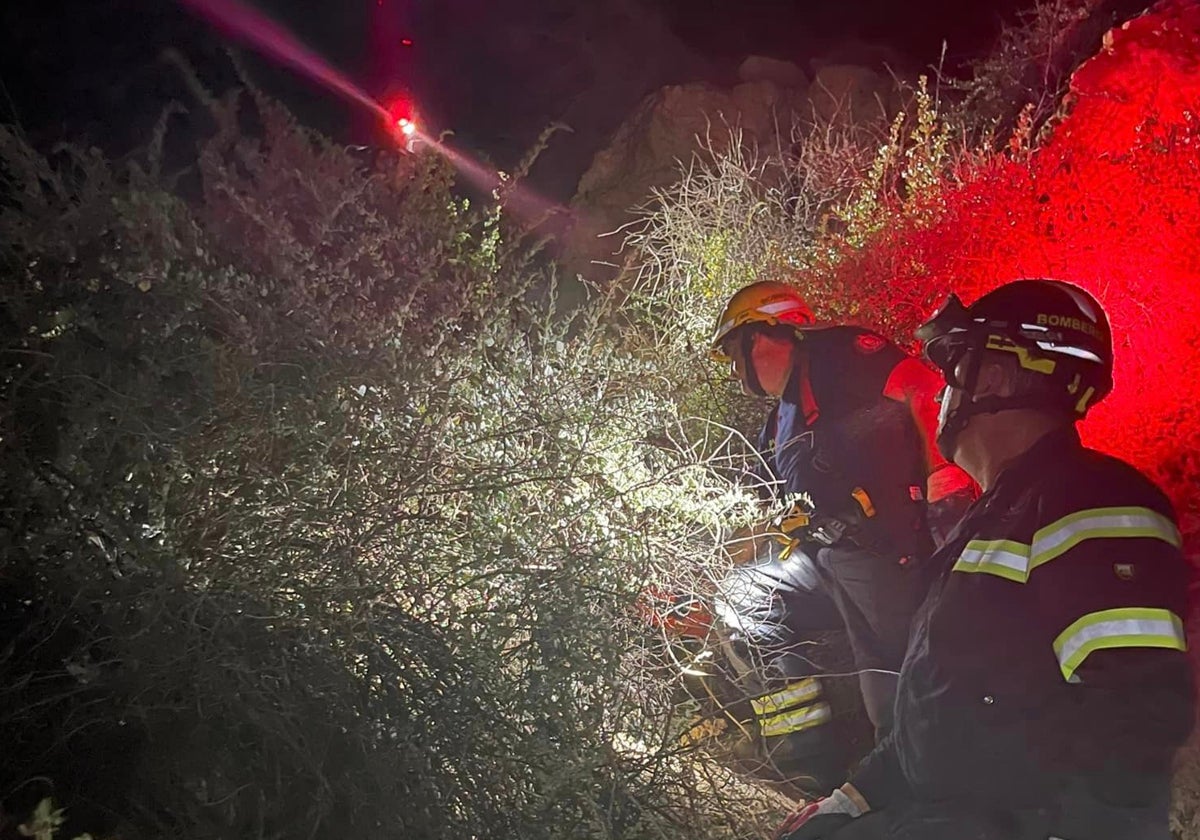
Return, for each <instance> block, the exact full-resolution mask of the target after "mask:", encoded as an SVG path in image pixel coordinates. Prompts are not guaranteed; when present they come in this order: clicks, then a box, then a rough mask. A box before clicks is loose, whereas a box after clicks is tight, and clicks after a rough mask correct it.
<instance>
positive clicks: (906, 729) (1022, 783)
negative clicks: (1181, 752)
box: [855, 429, 1194, 808]
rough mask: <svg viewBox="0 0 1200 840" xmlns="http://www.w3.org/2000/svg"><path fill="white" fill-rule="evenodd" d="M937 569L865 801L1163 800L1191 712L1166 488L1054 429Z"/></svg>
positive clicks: (869, 773)
mask: <svg viewBox="0 0 1200 840" xmlns="http://www.w3.org/2000/svg"><path fill="white" fill-rule="evenodd" d="M933 562H934V564H935V565H937V567H938V568H941V569H942V572H941V573H940V577H939V579H938V581H937V582H936V583H935V584H934V586H933V588H932V590H931V592H930V595H929V598H928V599H927V600H926V602H925V604H924V606H923V607H922V609H921V611H920V612H919V613H918V616H917V619H916V620H915V622H914V627H913V632H912V635H911V638H910V640H909V648H908V653H907V655H906V658H905V661H904V665H903V668H902V670H901V674H900V680H899V687H898V692H897V698H896V722H895V729H894V730H893V733H892V734H891V735H890V736H889V737H888V739H886V740H884V741H883V742H882V743H881V744H880V746H879V747H878V748H877V749H876V751H875V752H874V753H872V755H871V756H869V757H868V759H867V761H866V762H864V764H863V767H862V768H861V770H860V772H859V773H858V776H857V778H856V780H855V784H856V786H858V787H859V789H860V790H861V791H862V793H863V794H864V796H865V797H866V798H867V800H868V801H869V802H871V803H872V805H873V806H874V807H882V806H884V805H885V804H886V803H887V802H888V801H889V800H891V799H896V798H900V799H903V798H910V799H912V798H915V799H918V800H929V799H949V800H952V801H953V800H957V801H965V802H970V803H974V804H976V805H980V806H983V807H998V808H1003V807H1008V806H1013V805H1016V804H1020V803H1028V804H1034V805H1036V804H1038V803H1041V802H1045V801H1047V800H1052V799H1053V798H1054V796H1055V791H1057V790H1061V789H1064V788H1065V787H1066V786H1067V785H1077V784H1078V783H1079V782H1080V780H1083V782H1084V783H1085V784H1086V785H1087V787H1088V788H1089V789H1090V790H1093V791H1095V792H1096V796H1097V798H1098V799H1100V800H1102V801H1106V802H1110V803H1118V804H1119V803H1121V802H1127V803H1129V805H1130V806H1131V807H1132V806H1135V805H1137V804H1139V803H1144V802H1148V801H1152V800H1155V799H1158V798H1160V797H1161V796H1162V795H1163V794H1164V793H1165V790H1166V785H1167V783H1168V779H1169V766H1170V761H1171V756H1172V753H1173V751H1174V749H1175V748H1176V747H1177V746H1178V745H1179V744H1180V743H1182V741H1183V740H1184V738H1185V737H1186V736H1187V733H1188V731H1189V730H1190V728H1191V724H1192V721H1193V714H1194V712H1193V704H1194V700H1193V688H1192V677H1191V670H1190V667H1189V665H1188V662H1187V658H1186V656H1185V653H1184V651H1185V649H1186V640H1185V636H1184V629H1183V617H1184V614H1185V611H1186V592H1187V589H1188V584H1189V581H1190V571H1189V568H1188V566H1187V564H1186V562H1185V560H1184V559H1183V556H1182V554H1181V552H1180V536H1179V531H1178V528H1177V527H1176V525H1175V517H1174V513H1173V512H1172V509H1171V507H1170V504H1169V503H1168V502H1167V500H1166V499H1165V497H1164V496H1163V495H1162V493H1161V492H1160V491H1159V490H1158V489H1157V488H1156V487H1154V485H1153V484H1151V483H1150V482H1149V481H1148V480H1147V479H1146V478H1145V477H1144V476H1143V475H1141V474H1140V473H1139V472H1137V471H1136V470H1134V469H1133V468H1132V467H1130V466H1128V465H1127V464H1125V463H1123V462H1121V461H1119V460H1117V459H1115V458H1111V457H1109V456H1106V455H1103V454H1100V453H1098V452H1094V451H1092V450H1088V449H1085V448H1084V447H1083V446H1082V445H1081V444H1080V442H1079V438H1078V436H1077V435H1076V434H1075V432H1074V429H1066V430H1063V431H1061V432H1057V433H1053V434H1051V435H1048V436H1047V437H1046V438H1044V439H1043V440H1041V441H1039V442H1038V443H1037V444H1036V445H1035V446H1034V447H1033V448H1032V449H1031V450H1030V451H1028V452H1027V453H1025V454H1024V455H1022V456H1021V457H1020V458H1018V459H1017V460H1016V461H1015V462H1014V463H1013V464H1011V465H1010V466H1009V467H1007V468H1006V469H1005V470H1004V472H1003V473H1002V474H1001V475H1000V476H999V478H998V480H997V481H996V483H995V485H994V486H993V487H992V489H991V490H990V491H989V492H988V493H987V494H985V495H984V496H983V497H982V498H981V499H980V500H979V501H978V502H976V504H975V505H974V506H973V507H972V508H971V510H970V512H969V513H968V515H967V517H966V519H965V520H964V521H963V522H962V523H961V524H960V526H959V527H958V528H957V529H956V530H955V532H954V533H953V534H952V535H951V536H950V539H949V541H948V542H947V544H946V545H945V546H944V547H943V548H942V549H941V550H940V551H939V552H938V553H937V554H936V555H935V556H934V560H933Z"/></svg>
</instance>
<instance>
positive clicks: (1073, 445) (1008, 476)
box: [987, 424, 1083, 496]
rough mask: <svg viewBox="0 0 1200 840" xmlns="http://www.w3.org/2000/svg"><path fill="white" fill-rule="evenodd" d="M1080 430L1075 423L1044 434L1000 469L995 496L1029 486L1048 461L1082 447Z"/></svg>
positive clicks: (993, 492) (993, 493)
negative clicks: (1012, 489) (1016, 487)
mask: <svg viewBox="0 0 1200 840" xmlns="http://www.w3.org/2000/svg"><path fill="white" fill-rule="evenodd" d="M1082 446H1083V443H1082V442H1081V441H1080V440H1079V431H1078V430H1077V429H1076V428H1075V426H1074V424H1071V425H1068V426H1065V427H1063V428H1061V429H1057V430H1055V431H1053V432H1050V433H1048V434H1046V435H1045V436H1043V437H1042V438H1041V439H1040V440H1038V442H1037V443H1035V444H1034V445H1033V446H1031V447H1029V448H1028V449H1027V450H1025V451H1024V452H1023V453H1021V454H1020V455H1018V456H1017V457H1016V458H1014V459H1013V460H1012V461H1010V462H1009V464H1008V465H1007V466H1006V467H1005V468H1004V469H1003V470H1001V471H1000V475H998V476H997V477H996V483H995V485H994V486H993V487H992V492H991V493H989V494H987V495H991V496H995V495H996V494H998V493H1001V492H1007V491H1008V490H1009V489H1010V488H1012V487H1013V486H1014V485H1015V486H1019V487H1020V486H1027V485H1028V484H1029V483H1030V481H1031V480H1032V479H1033V478H1034V477H1035V476H1038V475H1041V474H1043V473H1044V472H1045V465H1046V463H1047V461H1054V460H1057V459H1058V458H1060V457H1061V456H1062V453H1063V452H1067V451H1073V450H1076V449H1080V448H1082Z"/></svg>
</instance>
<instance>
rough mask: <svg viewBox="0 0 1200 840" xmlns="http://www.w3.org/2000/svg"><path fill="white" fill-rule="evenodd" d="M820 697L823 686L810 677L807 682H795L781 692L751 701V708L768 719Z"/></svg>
mask: <svg viewBox="0 0 1200 840" xmlns="http://www.w3.org/2000/svg"><path fill="white" fill-rule="evenodd" d="M820 696H821V684H820V683H818V682H817V681H816V680H815V679H813V678H812V677H809V678H808V679H806V680H800V681H799V682H794V683H792V684H791V685H789V686H787V687H786V688H783V689H781V690H779V691H775V692H772V693H771V694H764V695H763V696H762V697H756V698H754V699H753V700H751V701H750V707H751V708H752V709H754V714H756V715H758V716H759V717H766V716H767V715H773V714H776V713H777V712H782V711H783V710H784V709H790V708H792V706H799V705H800V704H801V703H807V702H808V701H809V700H815V699H817V698H818V697H820Z"/></svg>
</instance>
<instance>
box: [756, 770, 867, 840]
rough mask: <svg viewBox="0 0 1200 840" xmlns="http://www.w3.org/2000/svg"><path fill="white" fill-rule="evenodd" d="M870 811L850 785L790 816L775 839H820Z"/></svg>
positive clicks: (780, 827) (775, 835)
mask: <svg viewBox="0 0 1200 840" xmlns="http://www.w3.org/2000/svg"><path fill="white" fill-rule="evenodd" d="M869 810H870V806H869V805H867V801H866V800H865V799H863V797H862V794H861V793H859V792H858V790H857V789H856V788H855V787H854V785H852V784H850V783H849V782H847V783H846V784H844V785H842V786H841V787H840V788H838V789H837V790H835V791H834V792H833V793H831V794H829V796H826V797H825V798H824V799H818V800H817V801H816V802H810V803H808V804H807V805H805V806H804V807H802V808H800V809H799V810H798V811H794V812H792V813H791V814H789V815H788V817H787V819H785V820H784V821H783V824H782V825H780V826H779V828H777V829H776V830H775V834H774V837H773V838H772V840H818V838H822V837H829V836H830V835H832V834H833V833H834V832H835V831H837V830H839V829H840V828H841V827H842V826H844V825H845V824H846V823H848V822H850V821H851V820H854V819H857V818H858V817H861V816H862V815H863V814H865V813H866V812H867V811H869Z"/></svg>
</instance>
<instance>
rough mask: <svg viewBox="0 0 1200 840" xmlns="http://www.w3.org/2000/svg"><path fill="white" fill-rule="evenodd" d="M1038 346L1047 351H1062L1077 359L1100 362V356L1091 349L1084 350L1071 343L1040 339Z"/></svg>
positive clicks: (1065, 354)
mask: <svg viewBox="0 0 1200 840" xmlns="http://www.w3.org/2000/svg"><path fill="white" fill-rule="evenodd" d="M1037 346H1038V347H1039V348H1040V349H1042V350H1045V351H1046V352H1047V353H1061V354H1063V355H1064V356H1074V357H1075V358H1077V359H1087V360H1088V361H1089V362H1099V361H1100V357H1099V356H1097V355H1096V354H1095V353H1093V352H1092V351H1091V350H1084V349H1082V348H1080V347H1072V346H1071V345H1069V344H1055V343H1054V342H1052V341H1039V342H1037Z"/></svg>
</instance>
